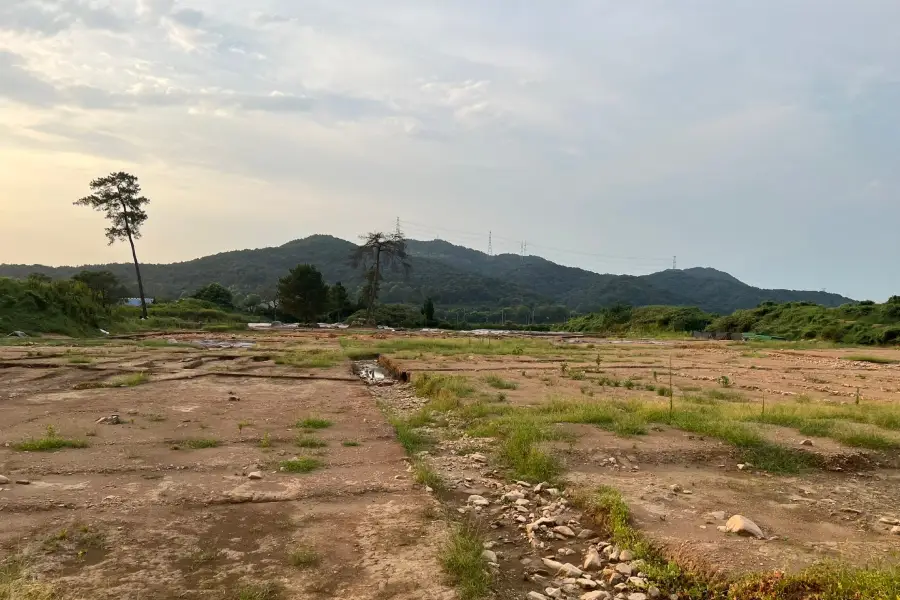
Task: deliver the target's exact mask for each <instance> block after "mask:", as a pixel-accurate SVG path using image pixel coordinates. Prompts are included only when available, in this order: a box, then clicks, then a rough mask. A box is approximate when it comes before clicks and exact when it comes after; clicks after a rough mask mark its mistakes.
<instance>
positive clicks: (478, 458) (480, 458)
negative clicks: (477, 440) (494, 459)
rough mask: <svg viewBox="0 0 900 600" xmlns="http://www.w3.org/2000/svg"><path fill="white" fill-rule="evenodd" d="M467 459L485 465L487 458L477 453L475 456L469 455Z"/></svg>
mask: <svg viewBox="0 0 900 600" xmlns="http://www.w3.org/2000/svg"><path fill="white" fill-rule="evenodd" d="M468 458H469V459H471V460H474V461H475V462H480V463H486V462H487V460H488V459H487V456H485V455H484V454H478V453H477V452H476V453H475V454H470V455H469V456H468Z"/></svg>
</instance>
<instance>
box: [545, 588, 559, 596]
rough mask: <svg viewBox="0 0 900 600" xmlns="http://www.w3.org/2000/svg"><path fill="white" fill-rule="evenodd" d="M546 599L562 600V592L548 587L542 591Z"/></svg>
mask: <svg viewBox="0 0 900 600" xmlns="http://www.w3.org/2000/svg"><path fill="white" fill-rule="evenodd" d="M544 593H545V594H546V595H547V597H548V598H562V595H563V593H562V590H561V589H559V588H555V587H548V588H546V589H545V590H544Z"/></svg>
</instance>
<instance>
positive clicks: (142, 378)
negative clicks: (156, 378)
mask: <svg viewBox="0 0 900 600" xmlns="http://www.w3.org/2000/svg"><path fill="white" fill-rule="evenodd" d="M148 381H150V376H149V375H147V374H146V373H144V372H143V371H141V372H140V373H132V374H131V375H124V376H122V377H117V378H116V379H113V380H112V381H110V382H109V384H107V385H106V386H105V387H135V386H138V385H142V384H145V383H147V382H148Z"/></svg>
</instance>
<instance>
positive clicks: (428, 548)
mask: <svg viewBox="0 0 900 600" xmlns="http://www.w3.org/2000/svg"><path fill="white" fill-rule="evenodd" d="M197 337H198V336H179V338H178V340H177V341H178V342H188V341H191V339H192V338H194V339H196V338H197ZM203 337H206V338H208V337H209V336H208V335H207V336H203ZM316 337H317V336H312V335H310V336H306V337H304V338H303V339H302V340H301V341H302V344H303V347H304V348H306V349H308V348H330V347H332V346H333V347H334V348H337V346H336V342H335V341H334V340H333V338H328V337H327V336H323V337H322V338H321V340H318V339H316ZM166 339H167V338H166V337H165V336H164V337H163V338H162V340H163V341H162V342H159V341H154V342H151V343H150V344H149V345H142V344H133V343H127V342H122V343H119V342H109V343H106V344H103V345H98V346H88V347H75V348H71V347H66V346H42V345H41V344H39V343H38V344H33V345H27V346H26V345H23V346H16V347H11V346H7V347H2V348H0V362H2V363H3V368H2V369H0V444H2V446H0V475H2V476H4V477H6V478H8V480H9V482H8V483H6V484H3V485H0V555H3V557H4V558H10V557H15V558H17V559H18V560H19V561H20V562H21V563H22V564H24V565H26V568H27V573H28V574H29V576H33V577H35V578H37V580H38V581H40V582H47V583H50V584H52V586H53V587H54V588H55V590H56V593H57V595H58V596H57V597H59V598H65V599H68V598H72V599H82V598H83V599H87V598H90V599H95V598H96V599H99V598H116V599H138V598H147V599H149V598H153V599H157V598H160V599H165V598H198V599H199V598H216V599H220V598H248V599H249V598H252V599H254V600H256V599H258V600H268V599H269V598H275V597H276V596H275V595H274V594H275V592H274V591H273V590H280V592H278V593H279V594H280V595H279V596H277V597H288V598H336V597H340V598H382V599H389V598H398V599H410V600H412V599H414V598H416V599H417V598H423V597H430V598H451V597H453V591H452V589H451V588H448V587H446V586H445V585H444V584H443V583H442V581H443V580H442V578H440V577H423V576H422V574H423V573H434V572H437V571H438V569H439V567H438V566H437V558H436V552H437V547H438V544H439V543H440V542H441V540H442V539H443V538H444V536H445V535H446V524H445V523H444V522H442V521H439V520H436V519H435V518H434V507H433V500H432V499H430V498H429V497H428V496H427V494H426V493H425V492H424V491H423V490H421V489H415V488H414V487H413V484H412V482H411V480H410V476H409V474H408V473H407V465H406V463H405V462H404V454H403V450H402V448H401V447H400V446H399V445H398V444H397V443H396V441H395V439H394V436H393V432H392V429H391V428H390V426H389V425H388V424H387V422H386V421H385V419H384V417H383V415H382V414H381V413H380V412H379V411H378V409H377V408H376V406H375V404H374V402H373V401H372V399H371V396H370V395H369V393H368V391H367V390H366V389H365V386H364V385H363V384H362V383H361V382H360V381H359V380H358V379H356V378H354V377H353V376H352V375H351V374H350V372H349V369H348V368H347V363H346V362H345V361H341V362H340V363H338V364H336V365H335V366H333V367H330V368H306V367H295V366H291V365H277V364H275V362H274V361H273V360H272V359H273V357H272V356H270V355H269V353H270V351H281V350H284V349H290V348H292V347H293V346H295V345H297V340H292V339H278V338H276V337H275V336H272V337H269V338H265V339H262V338H256V339H255V340H253V341H256V342H258V343H257V344H256V345H255V346H254V347H253V348H252V349H229V348H212V349H200V348H195V347H190V346H171V345H169V344H167V343H166V342H165V340H166ZM221 339H222V340H224V341H228V340H230V336H222V338H221ZM242 339H243V338H242ZM139 373H143V374H144V375H145V376H146V377H147V378H148V381H146V382H142V383H140V384H139V385H134V386H133V387H95V386H97V385H103V384H118V383H119V382H121V381H122V380H121V379H117V378H121V377H128V376H133V375H135V374H139ZM111 415H118V416H119V418H120V419H121V421H122V422H121V423H120V424H107V423H97V422H96V421H97V420H98V419H99V418H102V417H107V416H111ZM308 418H314V419H319V420H323V421H324V422H327V423H328V426H325V427H322V428H318V429H306V430H305V429H304V428H303V427H301V426H298V421H301V420H304V419H308ZM322 424H323V423H318V424H317V425H320V426H321V425H322ZM48 427H52V428H53V431H52V436H51V437H52V438H55V439H65V440H78V441H84V442H86V443H87V444H88V446H87V447H85V448H62V449H59V450H57V451H54V452H44V451H22V450H20V449H17V447H16V446H17V444H19V443H21V442H23V441H25V440H42V439H47V428H48ZM298 437H300V438H302V439H303V440H314V441H315V442H314V443H312V444H308V443H307V444H306V445H309V446H319V447H298V445H297V439H298ZM204 446H208V447H204ZM295 458H301V459H312V460H315V461H319V463H320V466H319V468H315V469H314V470H312V471H311V472H305V473H304V472H300V473H293V472H284V471H282V470H280V463H281V462H282V461H287V460H291V459H295ZM250 473H255V474H258V475H259V476H260V477H261V478H260V479H251V478H250V477H248V475H249V474H250ZM255 476H256V475H254V477H255ZM241 594H244V595H241ZM252 594H257V595H252ZM266 594H270V595H266Z"/></svg>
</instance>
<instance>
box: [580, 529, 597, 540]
mask: <svg viewBox="0 0 900 600" xmlns="http://www.w3.org/2000/svg"><path fill="white" fill-rule="evenodd" d="M592 537H594V532H593V530H591V529H582V530H581V531H579V532H578V539H579V540H586V539H588V538H592Z"/></svg>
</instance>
